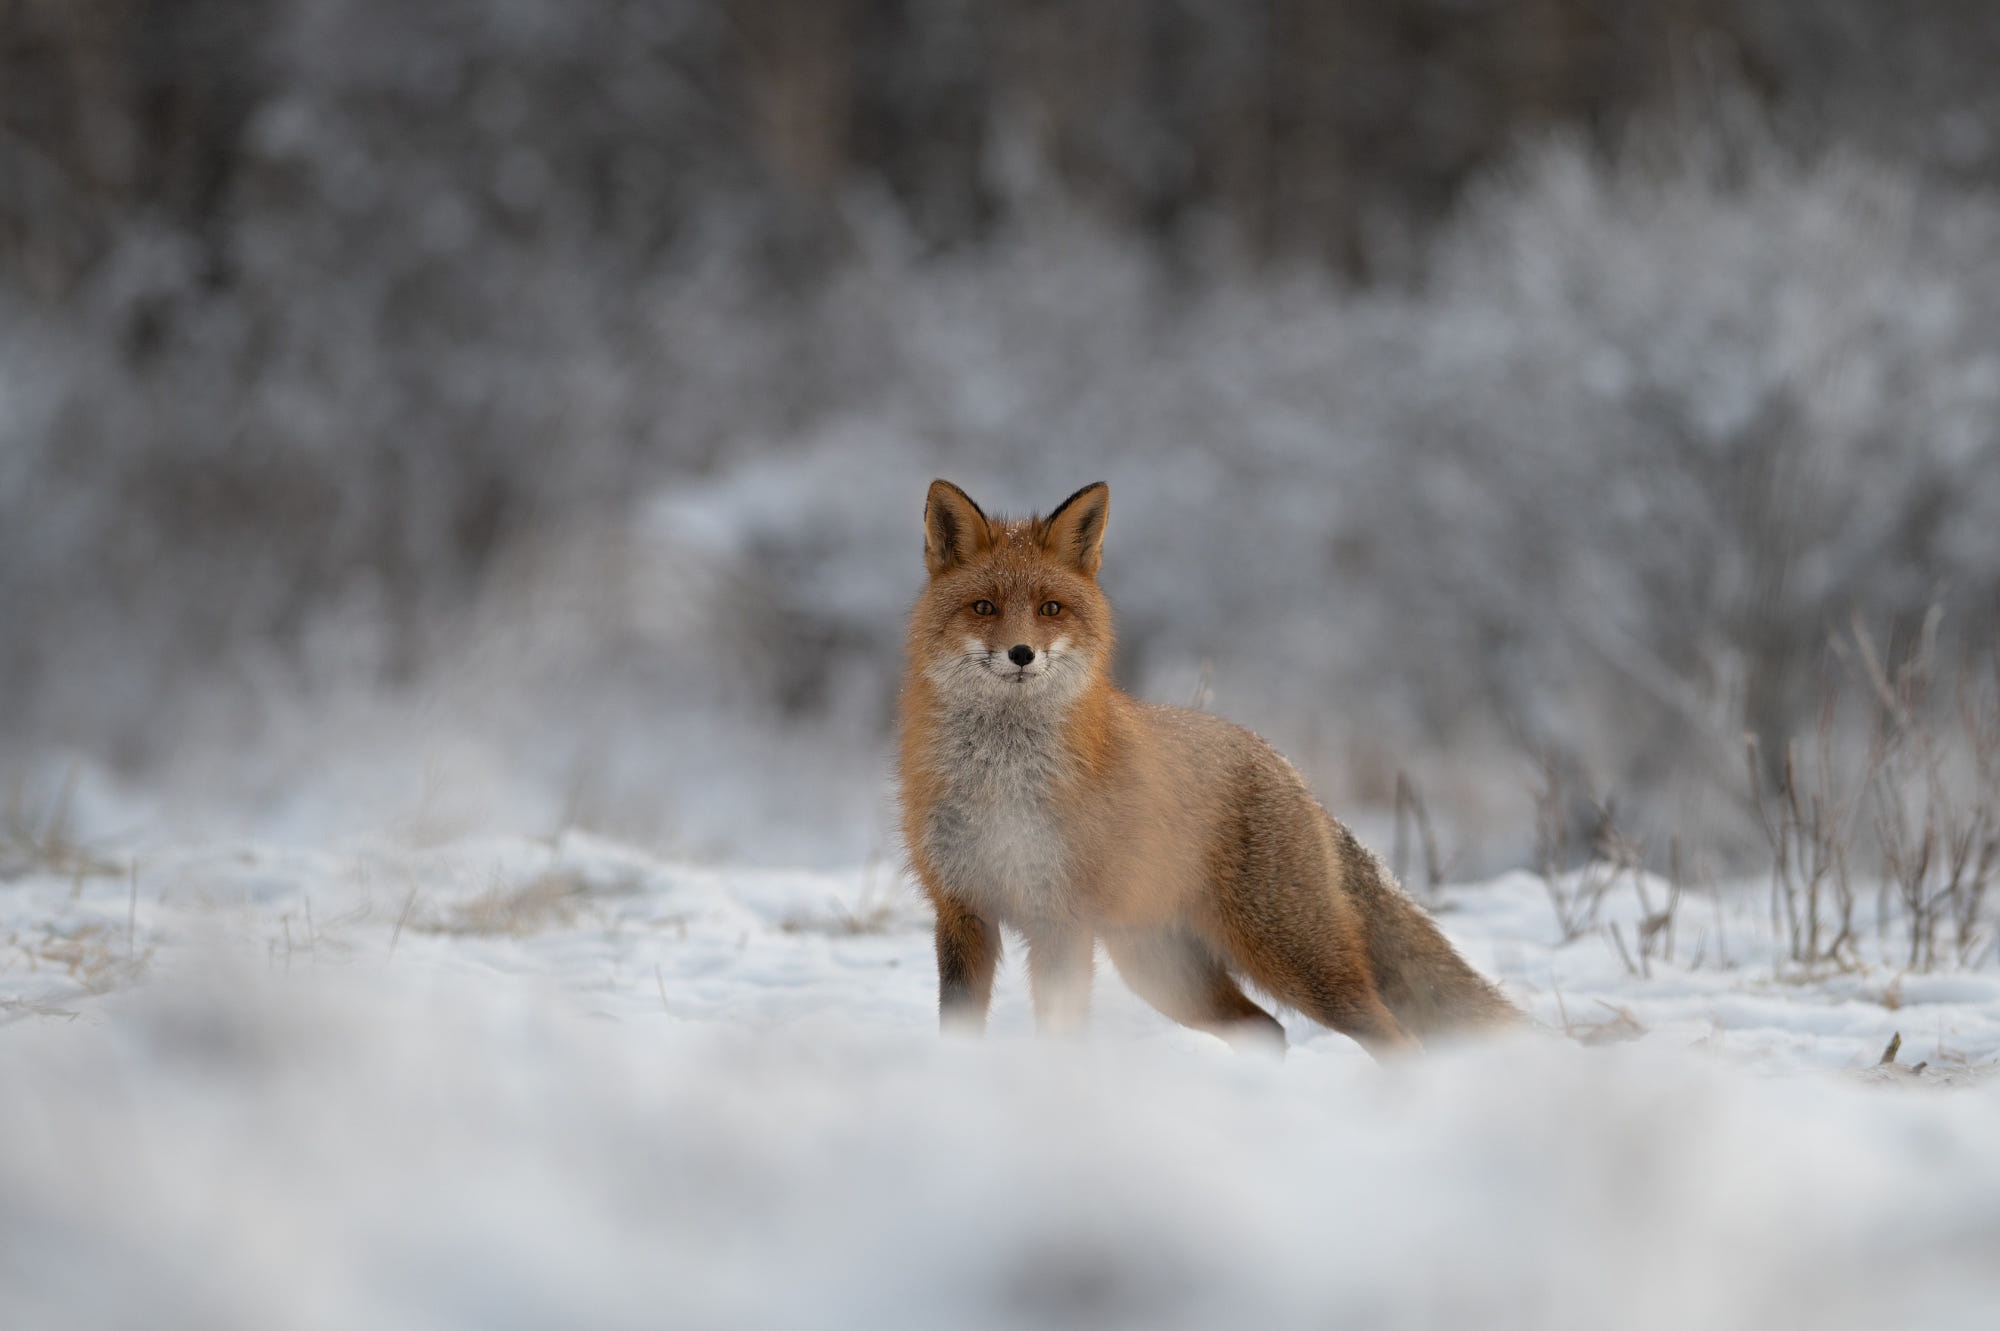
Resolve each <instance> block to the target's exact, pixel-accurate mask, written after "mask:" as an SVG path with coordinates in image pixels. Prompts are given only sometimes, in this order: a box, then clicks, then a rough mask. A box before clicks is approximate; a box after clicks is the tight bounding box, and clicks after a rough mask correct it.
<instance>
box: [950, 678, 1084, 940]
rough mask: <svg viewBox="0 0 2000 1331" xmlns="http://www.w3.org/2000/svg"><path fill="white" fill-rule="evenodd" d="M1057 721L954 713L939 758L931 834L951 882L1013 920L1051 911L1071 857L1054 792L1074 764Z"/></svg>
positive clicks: (1014, 713)
mask: <svg viewBox="0 0 2000 1331" xmlns="http://www.w3.org/2000/svg"><path fill="white" fill-rule="evenodd" d="M1055 721H1056V718H1054V717H1051V716H1049V715H1048V714H1047V709H1045V708H1039V707H1024V706H1008V705H1005V704H1002V705H997V706H995V705H986V706H968V707H965V708H963V709H954V710H953V711H952V712H950V713H949V714H947V717H946V721H945V725H944V726H943V727H942V728H941V730H940V733H939V736H938V741H937V746H936V748H935V749H934V750H933V753H932V762H933V763H934V764H935V770H936V772H937V774H938V776H939V777H941V778H942V781H941V783H940V784H941V786H942V791H941V793H940V797H939V799H938V800H937V802H936V803H935V804H934V805H933V806H932V808H931V813H930V817H929V818H928V819H927V820H926V823H925V827H924V836H925V842H926V844H925V847H924V849H925V852H926V853H927V855H928V857H929V859H930V862H931V864H932V865H933V866H934V868H935V869H936V871H937V873H938V875H939V877H940V878H942V879H943V880H944V885H945V886H946V887H947V888H948V889H949V890H950V891H952V892H953V893H954V894H955V895H958V896H960V897H962V898H963V899H964V900H965V901H966V902H967V904H969V905H973V906H976V907H979V908H981V909H983V910H987V911H990V912H992V913H993V914H994V915H995V916H997V917H999V918H1001V919H1005V920H1021V919H1024V918H1030V919H1031V918H1034V917H1036V916H1040V915H1045V914H1047V913H1049V912H1050V910H1051V907H1052V906H1053V903H1054V902H1055V901H1056V900H1057V898H1058V897H1059V896H1060V894H1061V889H1062V883H1063V873H1064V861H1065V858H1066V856H1065V853H1064V846H1063V843H1062V836H1061V829H1060V826H1059V825H1058V823H1057V821H1056V819H1055V816H1054V812H1053V801H1054V790H1055V787H1056V785H1057V783H1058V780H1059V778H1060V777H1061V775H1062V771H1063V767H1064V765H1065V763H1066V762H1067V755H1066V753H1065V751H1064V748H1063V745H1062V741H1061V738H1060V734H1059V728H1058V726H1057V725H1056V724H1055Z"/></svg>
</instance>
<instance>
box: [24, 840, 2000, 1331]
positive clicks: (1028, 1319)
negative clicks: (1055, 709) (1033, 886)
mask: <svg viewBox="0 0 2000 1331" xmlns="http://www.w3.org/2000/svg"><path fill="white" fill-rule="evenodd" d="M124 853H125V852H121V855H123V854H124ZM79 868H81V869H83V870H85V871H84V872H82V873H80V874H79V873H78V872H77V870H78V869H79ZM0 871H9V872H10V873H11V877H10V878H7V879H0V1023H4V1025H0V1069H4V1074H3V1075H0V1325H4V1326H5V1327H7V1328H10V1329H12V1331H27V1329H29V1328H38V1327H120V1326H133V1327H138V1326H144V1327H149V1328H159V1327H201V1328H238V1327H241V1328H290V1327H301V1328H305V1327H312V1328H317V1327H369V1328H401V1327H412V1328H415V1327H439V1328H443V1327H683V1326H686V1327H745V1328H748V1327H778V1326H786V1327H796V1326H828V1327H836V1326H856V1327H983V1326H996V1327H1006V1326H1049V1325H1057V1326H1067V1325H1074V1326H1092V1327H1099V1326H1108V1327H1116V1326H1130V1327H1148V1328H1154V1327H1291V1326H1314V1327H1336V1326H1338V1327H1432V1326H1435V1327H1474V1326H1499V1327H1536V1328H1561V1327H1577V1328H1584V1327H1607V1326H1631V1327H1692V1326H1700V1327H1704V1328H1711V1329H1714V1328H1731V1327H1746V1328H1748V1327H1760V1328H1761V1327H1773V1326H1805V1325H1810V1326H1813V1327H1815V1328H1834V1327H1848V1326H1853V1327H1881V1326H1940V1327H1945V1326H1963V1327H1974V1326H1977V1327H1982V1328H1983V1327H1987V1326H1990V1325H1992V1322H1991V1318H1992V1315H1993V1310H1994V1308H1995V1307H1996V1306H2000V1079H1992V1078H1988V1077H1986V1076H1985V1075H1983V1074H1984V1070H1985V1069H1987V1068H1990V1067H1991V1066H1992V1064H1993V1063H1994V1060H1996V1059H2000V973H1996V971H1995V968H1994V967H1993V965H1992V963H1991V962H1990V961H1989V962H1988V963H1987V965H1986V966H1985V967H1984V968H1983V969H1979V970H1972V971H1957V972H1946V973H1940V974H1934V975H1927V976H1920V975H1901V974H1899V973H1898V972H1897V971H1895V970H1894V969H1892V968H1889V967H1877V968H1871V969H1866V970H1864V971H1862V972H1859V973H1853V974H1843V975H1836V976H1831V977H1822V978H1817V979H1800V978H1797V977H1782V976H1781V975H1780V974H1779V973H1778V971H1777V969H1776V968H1774V965H1773V951H1772V946H1771V942H1770V928H1769V923H1768V918H1767V916H1766V912H1765V903H1764V902H1763V900H1762V898H1761V897H1760V896H1758V895H1756V893H1755V890H1754V889H1751V888H1746V889H1744V891H1743V892H1742V893H1741V894H1739V895H1738V897H1737V898H1735V900H1737V903H1738V904H1737V905H1735V906H1732V907H1730V908H1727V909H1722V908H1719V907H1718V905H1717V904H1716V902H1715V901H1713V900H1712V899H1710V898H1708V897H1706V896H1701V897H1696V896H1693V895H1690V896H1689V897H1688V898H1687V899H1685V900H1684V901H1683V903H1682V905H1681V908H1680V912H1679V915H1678V917H1677V919H1676V921H1675V925H1674V939H1673V949H1672V957H1671V959H1669V957H1668V954H1667V946H1666V944H1667V940H1666V938H1665V935H1664V933H1662V932H1660V931H1655V932H1654V933H1653V935H1652V936H1651V938H1650V939H1649V943H1648V946H1647V948H1646V949H1645V951H1646V952H1647V954H1648V955H1646V956H1644V957H1641V956H1639V955H1638V945H1637V940H1638V938H1639V931H1638V925H1639V917H1640V914H1641V910H1642V907H1641V903H1640V901H1639V894H1638V891H1637V890H1636V889H1635V888H1634V887H1633V886H1632V884H1631V882H1630V880H1629V879H1626V880H1624V881H1622V882H1621V883H1619V884H1617V885H1615V886H1614V887H1612V889H1611V890H1610V891H1609V892H1608V893H1607V894H1606V895H1605V897H1604V899H1603V903H1602V908H1601V911H1600V913H1599V915H1598V917H1597V918H1598V922H1599V926H1600V927H1597V928H1593V929H1591V930H1588V931H1586V932H1584V933H1583V934H1582V936H1580V937H1578V938H1576V939H1574V940H1572V941H1570V942H1569V943H1567V944H1563V943H1561V941H1560V937H1561V936H1560V931H1559V930H1558V928H1557V925H1556V917H1555V913H1554V911H1553V910H1552V909H1551V907H1550V904H1549V900H1548V895H1547V891H1546V889H1545V885H1544V884H1543V883H1542V881H1541V880H1540V879H1538V878H1536V877H1533V876H1529V875H1515V876H1512V877H1507V878H1502V879H1500V880H1498V881H1495V882H1491V883H1486V884H1481V885H1472V886H1465V887H1460V888H1455V889H1451V890H1449V891H1448V892H1447V893H1446V895H1445V899H1444V901H1443V902H1442V903H1441V917H1442V919H1443V920H1444V922H1445V924H1446V926H1447V928H1448V930H1449V932H1450V933H1451V934H1452V936H1453V937H1454V939H1455V940H1456V941H1457V942H1458V943H1459V945H1460V946H1461V947H1462V948H1463V949H1464V950H1465V951H1466V952H1467V954H1468V955H1469V956H1470V957H1471V958H1472V959H1473V960H1474V961H1475V962H1476V963H1477V964H1478V965H1480V966H1481V967H1482V968H1484V969H1486V970H1488V971H1489V972H1490V973H1493V974H1495V975H1497V976H1499V977H1500V978H1501V979H1502V981H1503V982H1504V984H1505V985H1506V987H1507V989H1508V990H1509V992H1510V993H1512V994H1513V995H1514V996H1515V997H1516V998H1517V999H1518V1000H1519V1001H1520V1002H1521V1003H1522V1004H1523V1005H1524V1006H1526V1007H1528V1008H1529V1009H1530V1010H1531V1011H1532V1012H1533V1013H1534V1015H1535V1016H1536V1017H1537V1018H1538V1019H1539V1020H1540V1021H1541V1022H1543V1023H1545V1024H1547V1025H1548V1026H1549V1027H1551V1028H1553V1030H1554V1031H1557V1032H1560V1031H1562V1030H1563V1029H1565V1028H1566V1029H1567V1031H1568V1033H1569V1034H1570V1035H1571V1036H1572V1037H1575V1038H1570V1039H1566V1038H1563V1037H1562V1036H1561V1035H1560V1034H1557V1033H1542V1034H1533V1035H1524V1036H1521V1037H1518V1038H1516V1039H1513V1040H1511V1041H1506V1042H1502V1043H1498V1044H1489V1045H1485V1046H1482V1047H1469V1048H1459V1049H1445V1050H1437V1051H1433V1052H1432V1053H1431V1054H1429V1055H1427V1056H1425V1057H1423V1058H1421V1059H1414V1060H1409V1061H1405V1062H1402V1063H1398V1064H1395V1065H1390V1066H1378V1065H1377V1064H1375V1063H1373V1062H1371V1061H1370V1060H1369V1059H1368V1058H1367V1057H1366V1056H1365V1055H1364V1054H1362V1053H1361V1052H1360V1051H1359V1049H1358V1048H1357V1047H1355V1046H1354V1045H1352V1044H1351V1043H1349V1042H1348V1041H1346V1040H1345V1039H1343V1038H1341V1037H1339V1036H1337V1035H1333V1034H1330V1033H1328V1032H1325V1031H1322V1030H1319V1029H1317V1028H1315V1027H1313V1026H1311V1025H1310V1024H1309V1023H1307V1022H1305V1021H1303V1020H1302V1019H1299V1018H1297V1017H1289V1018H1288V1026H1289V1027H1290V1030H1291V1035H1292V1039H1293V1041H1294V1047H1293V1049H1292V1051H1291V1053H1290V1055H1289V1057H1288V1058H1287V1059H1286V1060H1284V1061H1283V1062H1277V1061H1275V1060H1264V1059H1256V1058H1243V1057H1237V1056H1233V1055H1231V1054H1230V1053H1228V1052H1226V1051H1225V1050H1224V1049H1223V1047H1222V1046H1221V1045H1220V1044H1219V1043H1218V1042H1216V1041H1213V1040H1211V1039H1209V1038H1207V1037H1204V1036H1200V1035H1197V1034H1194V1033H1191V1032H1187V1031H1183V1030H1180V1029H1177V1028H1175V1027H1172V1026H1171V1025H1169V1024H1168V1023H1166V1022H1165V1021H1164V1020H1162V1019H1160V1018H1158V1017H1156V1016H1154V1015H1153V1014H1152V1013H1151V1012H1150V1011H1149V1010H1147V1009H1146V1008H1144V1007H1143V1006H1142V1005H1140V1004H1139V1003H1138V1002H1137V1001H1136V1000H1135V999H1133V998H1132V997H1131V995H1130V994H1129V993H1127V992H1126V991H1125V990H1124V988H1123V986H1122V985H1121V984H1120V983H1119V981H1118V980H1117V979H1116V977H1115V975H1113V974H1112V973H1111V972H1110V970H1109V968H1108V967H1105V966H1101V967H1100V975H1099V980H1098V987H1097V1012H1096V1021H1095V1025H1094V1027H1093V1030H1092V1032H1091V1034H1090V1035H1089V1036H1088V1038H1086V1039H1082V1040H1079V1041H1075V1042H1061V1041H1040V1040H1036V1039H1034V1038H1032V1036H1031V1032H1030V1021H1029V1017H1028V1012H1027V1000H1026V993H1025V983H1024V980H1023V978H1022V975H1021V973H1020V970H1019V957H1018V955H1015V956H1014V957H1012V958H1011V959H1010V962H1009V964H1008V966H1007V969H1006V970H1005V971H1004V972H1003V976H1002V980H1001V983H1000V989H999V995H998V998H997V1000H996V1009H995V1019H994V1031H993V1034H992V1036H991V1037H990V1038H989V1039H987V1040H986V1041H984V1042H981V1043H959V1042H950V1043H947V1042H943V1041H940V1039H939V1038H938V1037H937V1035H936V1034H935V1032H934V1021H935V1018H934V1010H933V1002H934V988H933V986H934V975H933V972H932V968H931V959H930V943H929V933H928V926H927V920H926V916H925V913H924V911H923V909H922V908H921V906H920V905H919V903H918V901H917V898H916V896H915V894H914V892H913V891H912V890H911V889H910V887H909V886H908V885H907V883H906V882H905V881H903V880H902V879H901V878H900V877H899V876H898V875H897V873H896V872H895V871H894V869H893V868H892V867H891V866H887V865H875V866H871V867H866V868H859V869H856V870H853V871H850V872H845V873H817V872H812V873H809V872H778V871H766V870H755V871H752V870H741V869H729V868H715V867H697V866H691V865H687V864H681V863H672V862H665V861H661V860H659V859H655V858H652V857H650V856H648V855H647V854H644V853H642V852H640V851H638V850H635V849H632V848H628V847H626V846H623V845H620V844H616V843H613V842H608V841H604V840H599V839H595V838H592V837H588V836H584V835H580V834H570V835H565V836H562V837H559V838H555V839H553V840H550V839H539V840H537V839H460V840H455V841H448V842H444V843H441V844H434V845H412V844H410V843H409V842H408V841H407V840H404V841H392V840H384V839H376V840H366V841H355V842H350V843H344V844H339V845H335V846H330V847H324V848H321V849H317V850H306V849H297V848H284V847H262V846H259V845H254V844H226V845H208V846H181V847H166V846H161V847H154V848H150V849H144V850H141V851H140V852H139V853H138V855H137V857H136V868H135V867H134V862H133V861H132V860H131V859H129V858H120V857H119V856H109V855H107V856H105V857H103V858H102V860H101V862H98V863H95V864H92V863H78V864H60V865H59V864H54V863H46V862H45V863H39V864H35V863H27V862H23V861H18V860H17V862H15V863H14V864H13V865H12V866H11V869H9V866H6V865H0ZM1649 891H1650V894H1651V897H1652V901H1653V905H1654V906H1655V908H1657V906H1658V903H1659V901H1661V900H1663V899H1664V889H1663V888H1662V887H1661V886H1660V885H1659V884H1657V883H1655V884H1651V885H1650V886H1649ZM1613 921H1616V922H1618V923H1619V925H1620V929H1619V935H1618V937H1617V938H1616V939H1614V937H1613V936H1612V934H1611V932H1610V931H1609V930H1608V929H1607V928H1604V927H1602V926H1604V925H1608V924H1609V923H1611V922H1613ZM1893 941H1894V940H1893V938H1892V940H1891V942H1892V943H1893ZM1621 944H1622V945H1623V946H1622V949H1621ZM1642 972H1646V973H1642ZM1898 1032H1900V1033H1901V1035H1902V1046H1901V1051H1900V1054H1899V1057H1898V1066H1899V1068H1903V1069H1907V1068H1909V1067H1911V1066H1913V1065H1914V1064H1916V1063H1918V1062H1925V1063H1927V1064H1928V1066H1927V1067H1926V1068H1925V1069H1924V1070H1923V1071H1922V1072H1921V1073H1915V1074H1911V1073H1909V1072H1907V1071H1894V1070H1890V1071H1883V1072H1878V1073H1867V1072H1865V1071H1863V1070H1864V1069H1866V1068H1868V1067H1869V1066H1870V1065H1872V1064H1874V1063H1875V1062H1876V1060H1877V1059H1878V1058H1879V1056H1880V1054H1881V1051H1882V1050H1883V1047H1884V1045H1885V1043H1886V1042H1887V1041H1888V1040H1889V1038H1890V1037H1891V1035H1892V1034H1895V1033H1898Z"/></svg>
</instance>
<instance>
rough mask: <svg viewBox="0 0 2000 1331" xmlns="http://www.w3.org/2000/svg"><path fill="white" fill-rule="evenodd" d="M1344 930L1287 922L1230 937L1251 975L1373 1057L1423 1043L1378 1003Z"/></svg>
mask: <svg viewBox="0 0 2000 1331" xmlns="http://www.w3.org/2000/svg"><path fill="white" fill-rule="evenodd" d="M1346 936H1347V935H1346V934H1345V932H1344V931H1342V930H1338V929H1334V928H1327V927H1320V928H1311V929H1307V928H1298V927H1291V928H1278V929H1271V930H1266V931H1262V935H1261V936H1258V937H1249V936H1240V937H1238V938H1236V939H1234V940H1232V941H1233V942H1234V944H1235V950H1236V952H1237V953H1238V956H1239V959H1240V961H1241V963H1242V966H1243V969H1244V970H1245V971H1246V972H1247V973H1248V974H1249V976H1250V978H1252V979H1253V980H1255V981H1256V982H1257V983H1258V984H1259V985H1261V986H1262V987H1263V988H1265V989H1267V990H1269V991H1270V993H1271V994H1272V995H1274V996H1275V997H1277V998H1278V999H1280V1000H1281V1001H1283V1002H1285V1003H1288V1004H1290V1005H1291V1006H1293V1007H1295V1008H1297V1009H1299V1011H1301V1012H1303V1013H1305V1014H1306V1015H1307V1016H1309V1017H1311V1018H1312V1019H1313V1020H1314V1021H1317V1022H1319V1023H1320V1024H1321V1025H1323V1026H1331V1027H1332V1028H1333V1029H1334V1030H1337V1031H1339V1032H1340V1033H1341V1034H1342V1035H1345V1036H1349V1037H1351V1038H1352V1039H1354V1040H1356V1041H1357V1042H1359V1043H1360V1044H1361V1046H1362V1047H1363V1048H1365V1049H1366V1050H1367V1051H1368V1052H1369V1053H1371V1054H1373V1055H1375V1056H1376V1057H1377V1058H1380V1057H1382V1056H1383V1055H1384V1054H1390V1053H1402V1052H1413V1051H1416V1050H1420V1049H1422V1048H1423V1046H1422V1045H1421V1044H1419V1043H1418V1041H1417V1038H1416V1037H1415V1036H1413V1035H1411V1034H1410V1033H1409V1031H1408V1030H1406V1029H1405V1028H1404V1026H1403V1024H1402V1023H1401V1022H1399V1021H1397V1020H1396V1016H1395V1014H1394V1013H1392V1012H1390V1011H1389V1008H1388V1005H1387V1004H1385V1003H1383V1001H1382V994H1381V991H1380V990H1379V989H1377V988H1376V986H1375V977H1374V974H1373V973H1372V972H1370V970H1369V969H1368V959H1367V958H1366V957H1365V956H1363V955H1362V954H1361V950H1360V948H1359V947H1358V946H1349V945H1347V944H1346V943H1344V942H1343V941H1342V939H1343V938H1344V937H1346Z"/></svg>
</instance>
